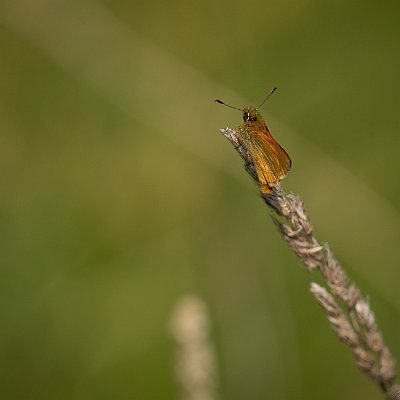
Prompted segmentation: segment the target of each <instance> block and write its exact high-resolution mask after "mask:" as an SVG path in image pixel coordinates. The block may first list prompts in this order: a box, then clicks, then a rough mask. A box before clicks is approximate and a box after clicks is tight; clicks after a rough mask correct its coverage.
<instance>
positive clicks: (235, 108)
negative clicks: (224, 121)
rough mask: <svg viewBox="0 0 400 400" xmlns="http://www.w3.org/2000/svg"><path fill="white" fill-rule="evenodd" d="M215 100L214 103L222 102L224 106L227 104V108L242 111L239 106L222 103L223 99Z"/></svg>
mask: <svg viewBox="0 0 400 400" xmlns="http://www.w3.org/2000/svg"><path fill="white" fill-rule="evenodd" d="M215 102H216V103H219V104H223V105H224V106H227V107H229V108H233V109H234V110H239V111H242V109H241V108H237V107H233V106H230V105H229V104H226V103H224V102H223V101H221V100H218V99H217V100H215Z"/></svg>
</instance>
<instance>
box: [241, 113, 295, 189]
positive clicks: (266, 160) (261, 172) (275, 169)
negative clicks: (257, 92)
mask: <svg viewBox="0 0 400 400" xmlns="http://www.w3.org/2000/svg"><path fill="white" fill-rule="evenodd" d="M242 111H243V120H244V124H242V125H240V126H239V127H238V129H237V131H238V139H239V142H240V143H241V145H242V146H243V147H244V148H245V149H246V152H247V157H248V160H249V162H250V163H251V164H252V165H253V167H254V169H255V171H256V173H257V176H258V180H259V182H260V189H261V192H262V193H263V194H268V193H271V191H272V188H273V187H274V186H276V184H277V183H278V182H279V181H280V180H281V179H283V178H284V177H285V176H286V175H287V174H288V172H289V171H290V168H291V165H292V161H291V159H290V157H289V155H288V154H287V153H286V151H285V150H284V149H283V148H282V147H281V146H280V145H279V143H278V142H277V141H276V140H275V138H274V137H273V136H272V135H271V133H270V131H269V129H268V127H267V125H266V123H265V121H264V119H263V117H262V116H261V114H260V113H259V111H258V110H257V109H256V108H255V107H251V106H250V107H245V108H243V110H242Z"/></svg>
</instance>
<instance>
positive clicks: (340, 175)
mask: <svg viewBox="0 0 400 400" xmlns="http://www.w3.org/2000/svg"><path fill="white" fill-rule="evenodd" d="M399 12H400V6H399V3H398V2H395V1H392V2H391V1H385V2H380V3H379V2H376V1H372V0H369V1H344V0H342V1H324V0H314V1H312V0H303V1H301V0H299V1H295V0H283V1H279V2H278V1H261V0H250V1H249V2H240V1H216V2H215V1H210V0H209V1H200V2H199V1H198V2H195V1H189V2H188V1H183V0H181V1H179V0H175V1H172V2H162V1H159V0H148V1H144V2H138V1H133V2H132V1H127V0H119V1H110V0H108V1H95V0H87V1H86V0H85V1H68V0H56V1H51V0H39V1H28V0H20V1H16V0H3V1H2V2H1V3H0V54H1V58H0V85H1V86H0V87H1V91H0V183H1V189H2V190H1V196H0V239H1V240H0V250H1V254H2V262H1V279H0V288H1V290H0V296H1V301H0V309H1V313H0V317H1V318H0V320H1V322H2V323H1V329H0V349H1V352H0V375H1V376H2V379H1V384H0V398H4V399H16V400H17V399H18V400H20V399H40V400H46V399H138V400H139V399H140V400H147V399H148V400H152V399H177V398H179V389H178V387H177V385H176V382H175V381H176V379H175V378H174V369H175V366H174V364H175V344H174V341H173V339H172V338H171V336H170V331H169V329H168V326H169V320H170V317H171V314H172V312H173V309H174V306H175V304H177V302H179V300H180V299H181V298H182V296H185V295H187V294H196V295H198V296H200V297H202V298H203V299H204V301H205V302H206V304H207V305H208V308H209V311H210V318H211V320H212V324H213V330H212V334H211V340H212V342H213V345H214V348H215V352H216V358H217V362H218V374H219V382H220V397H221V399H229V400H239V399H240V400H242V399H278V400H280V399H282V400H284V399H301V400H303V399H307V400H313V399H322V398H323V399H325V400H330V399H339V398H340V399H344V400H346V399H348V400H350V399H380V398H381V394H380V393H379V390H378V389H377V388H376V387H375V386H374V385H373V384H372V383H371V382H370V381H368V380H367V379H366V378H365V377H364V376H362V374H361V373H360V372H359V371H358V370H356V368H355V367H354V365H353V361H352V357H351V354H350V352H349V350H348V349H347V348H345V347H344V346H343V345H341V344H340V343H339V341H338V340H337V339H336V337H335V336H334V335H333V333H332V332H331V330H330V327H329V325H328V322H327V320H326V318H325V316H324V314H323V312H322V310H321V309H320V308H319V307H318V306H317V305H316V304H315V301H314V300H313V299H312V297H311V295H310V294H309V292H308V286H309V281H310V279H312V278H311V277H310V275H308V274H307V272H306V271H305V268H304V267H303V266H302V265H300V264H299V261H298V260H297V259H296V258H295V257H294V255H293V254H292V253H291V252H290V251H289V249H287V248H286V246H285V244H284V243H283V242H282V240H281V239H280V237H279V235H278V234H277V232H276V230H275V228H274V226H273V224H272V223H271V221H270V220H269V216H268V212H267V211H266V209H265V207H264V206H263V204H262V202H261V200H260V199H259V198H258V197H257V194H256V193H257V192H256V188H255V187H254V185H253V184H252V182H251V181H250V179H249V178H248V177H247V176H246V174H245V172H244V170H243V168H242V165H241V160H240V159H239V158H238V157H237V155H236V154H235V152H234V150H233V149H232V148H231V146H230V144H229V143H228V142H227V141H226V140H225V139H224V138H223V137H222V136H221V135H220V134H219V132H218V129H219V128H222V127H226V126H231V127H234V126H236V125H238V124H239V123H240V119H241V116H240V114H239V113H237V112H235V111H233V110H230V109H228V108H225V107H222V106H219V105H216V104H215V103H213V100H214V99H215V98H221V99H223V100H224V101H226V102H227V103H229V104H233V105H236V106H238V107H242V106H245V105H249V104H253V105H257V104H258V103H259V101H260V100H261V99H262V98H264V97H265V94H266V93H267V91H268V90H269V89H270V88H271V87H272V86H275V85H276V86H277V87H278V89H279V90H278V92H277V93H276V94H274V95H273V96H272V98H271V99H270V100H269V101H268V102H267V104H265V105H264V106H263V110H262V112H263V114H264V116H265V119H266V120H267V122H268V125H269V127H270V129H271V131H272V132H273V134H274V135H275V136H276V137H277V138H278V139H279V141H280V143H281V144H282V145H283V146H284V147H285V148H286V150H287V151H288V153H289V154H290V155H291V157H292V159H293V170H292V172H291V174H290V175H289V176H288V177H287V179H285V181H284V183H283V186H284V189H285V190H286V191H294V192H296V193H299V194H300V195H301V197H302V198H303V200H304V201H305V203H306V207H307V211H308V212H309V214H310V216H311V218H312V220H313V222H314V226H315V230H316V234H317V236H318V237H319V239H320V240H321V241H328V242H329V243H330V244H331V246H332V247H333V249H334V250H335V254H336V255H337V256H338V258H339V259H340V260H341V262H342V263H343V265H344V266H345V268H346V269H347V271H348V274H349V276H350V277H351V278H352V279H354V280H356V281H357V282H358V283H359V285H360V286H361V288H362V290H363V293H364V294H366V295H368V296H369V298H370V302H371V304H372V307H373V309H374V310H375V312H376V314H377V319H378V322H379V324H380V326H381V328H382V330H383V332H384V335H385V338H386V340H387V342H388V344H389V347H390V348H391V350H392V351H393V353H394V354H395V355H397V356H398V357H400V342H399V341H398V337H399V332H400V318H399V315H400V296H399V290H398V286H399V282H400V269H399V268H398V266H399V257H398V253H396V250H397V248H398V246H399V244H400V228H399V226H400V223H399V222H400V206H399V205H400V189H399V188H400V186H399V182H400V159H399V157H398V154H397V153H398V149H399V148H400V139H399V138H400V136H399V128H400V114H399V112H398V108H399V104H400V76H399V70H400V48H399V44H398V43H399V37H400V25H399V23H398V15H399Z"/></svg>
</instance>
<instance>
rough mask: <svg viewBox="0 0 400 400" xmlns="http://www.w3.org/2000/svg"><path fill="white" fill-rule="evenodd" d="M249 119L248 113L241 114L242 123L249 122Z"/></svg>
mask: <svg viewBox="0 0 400 400" xmlns="http://www.w3.org/2000/svg"><path fill="white" fill-rule="evenodd" d="M249 117H250V115H249V113H248V112H246V111H245V112H244V113H243V121H244V122H246V121H248V120H249Z"/></svg>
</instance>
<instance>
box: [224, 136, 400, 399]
mask: <svg viewBox="0 0 400 400" xmlns="http://www.w3.org/2000/svg"><path fill="white" fill-rule="evenodd" d="M221 132H222V134H223V135H224V136H225V137H226V138H227V139H228V140H229V141H230V142H231V143H232V144H233V146H234V147H235V149H236V151H237V152H238V153H239V154H240V156H241V157H242V158H243V160H244V162H245V168H246V170H247V172H248V173H249V174H250V175H251V176H252V177H253V179H254V180H255V181H256V183H257V184H258V185H260V183H259V181H258V177H257V174H256V172H255V170H254V167H253V165H251V163H250V161H249V158H248V156H247V150H246V148H245V147H244V146H243V145H242V143H240V142H239V140H238V132H237V131H235V130H233V129H230V128H226V129H222V130H221ZM261 196H262V198H263V200H264V201H265V203H266V204H267V205H268V206H269V207H270V208H271V209H272V210H273V212H274V213H275V215H274V216H272V219H273V221H274V223H275V224H276V226H277V227H278V229H279V231H280V232H281V234H282V236H283V238H284V239H285V241H286V242H287V244H288V245H289V247H290V248H291V249H292V250H293V251H294V253H295V254H296V255H297V256H298V258H299V259H300V260H301V261H302V262H303V264H305V266H306V267H307V270H308V271H309V272H314V271H316V270H318V271H319V272H320V274H321V276H322V278H323V281H324V282H325V284H326V286H325V287H323V286H321V285H319V284H317V283H315V282H313V283H311V287H310V291H311V293H312V294H313V295H314V297H315V298H316V300H317V302H318V303H319V304H320V306H321V307H322V308H323V309H324V310H325V312H326V314H327V316H328V320H329V322H330V324H331V326H332V328H333V330H334V331H335V333H336V335H337V336H338V337H339V339H340V340H341V341H342V342H343V343H344V344H346V345H347V346H348V347H350V348H351V350H352V353H353V356H354V359H355V363H356V365H357V367H358V368H359V369H360V370H361V371H363V372H364V373H365V374H366V375H367V376H368V377H369V378H370V379H372V380H373V381H374V382H376V383H377V384H378V385H379V386H380V388H381V389H382V390H383V392H384V394H385V396H386V398H387V399H391V400H400V386H399V385H397V384H395V383H394V381H395V379H396V371H395V366H396V362H395V359H394V358H393V356H392V355H391V353H390V351H389V349H388V348H387V346H386V345H385V342H384V340H383V336H382V333H381V332H380V330H379V328H378V326H377V324H376V320H375V316H374V313H373V312H372V310H371V307H370V305H369V303H368V301H367V300H366V299H365V298H364V297H363V296H362V295H361V292H360V290H359V288H358V287H357V286H356V284H355V283H354V282H351V281H350V280H349V279H348V277H347V275H346V272H345V271H344V269H343V268H342V267H341V265H340V264H339V262H338V261H337V260H336V259H335V257H334V255H333V252H332V250H331V248H330V247H329V245H328V244H326V243H319V242H318V241H317V239H316V238H315V236H314V235H313V225H312V224H311V221H310V219H309V218H308V216H307V213H306V211H305V207H304V204H303V202H302V201H301V200H300V198H299V197H298V196H295V195H293V194H285V193H284V192H283V191H282V188H281V186H280V184H278V185H277V186H276V187H275V188H274V189H273V191H272V193H271V194H261Z"/></svg>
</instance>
